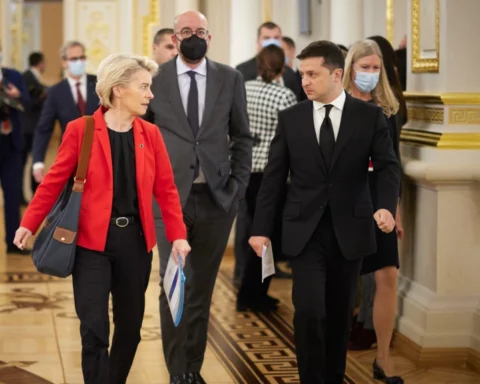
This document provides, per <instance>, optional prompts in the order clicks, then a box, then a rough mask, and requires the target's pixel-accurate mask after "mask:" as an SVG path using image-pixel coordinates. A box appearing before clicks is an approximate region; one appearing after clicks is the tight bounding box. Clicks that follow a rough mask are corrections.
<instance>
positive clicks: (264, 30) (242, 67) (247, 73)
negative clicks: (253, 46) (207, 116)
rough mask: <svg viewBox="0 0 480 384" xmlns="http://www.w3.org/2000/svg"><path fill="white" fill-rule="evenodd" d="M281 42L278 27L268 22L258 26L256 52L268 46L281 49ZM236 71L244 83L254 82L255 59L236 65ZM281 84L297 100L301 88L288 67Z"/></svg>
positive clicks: (256, 73) (280, 31)
mask: <svg viewBox="0 0 480 384" xmlns="http://www.w3.org/2000/svg"><path fill="white" fill-rule="evenodd" d="M281 42H282V30H281V29H280V27H279V26H278V25H277V24H275V23H272V22H271V21H268V22H266V23H263V24H262V25H260V27H259V28H258V31H257V51H258V52H260V51H261V50H262V48H264V47H266V46H267V45H270V44H275V45H277V46H278V47H280V48H281ZM237 70H239V71H240V72H241V74H242V75H243V79H244V80H245V81H248V80H255V79H256V78H257V76H258V70H257V57H256V56H255V57H253V58H251V59H250V60H248V61H245V62H244V63H242V64H239V65H237ZM282 79H283V83H284V85H285V86H286V87H287V88H290V89H291V90H292V91H293V93H295V95H297V98H299V97H300V95H301V91H302V89H301V87H300V85H299V84H298V80H297V77H296V76H295V72H294V71H293V70H292V69H291V68H290V67H289V66H287V65H286V66H285V72H284V73H283V76H282Z"/></svg>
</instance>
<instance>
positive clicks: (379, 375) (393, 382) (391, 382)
mask: <svg viewBox="0 0 480 384" xmlns="http://www.w3.org/2000/svg"><path fill="white" fill-rule="evenodd" d="M373 378H374V379H375V380H380V381H383V382H384V383H386V384H403V383H404V381H403V379H402V378H401V377H400V376H390V377H389V376H387V375H386V374H385V371H384V370H383V369H382V368H380V366H379V365H378V363H377V359H375V361H374V362H373Z"/></svg>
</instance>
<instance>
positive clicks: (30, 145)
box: [20, 133, 39, 198]
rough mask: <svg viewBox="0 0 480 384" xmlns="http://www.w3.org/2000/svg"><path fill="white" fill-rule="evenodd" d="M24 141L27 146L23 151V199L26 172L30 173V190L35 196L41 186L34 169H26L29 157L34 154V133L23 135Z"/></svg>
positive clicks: (21, 196)
mask: <svg viewBox="0 0 480 384" xmlns="http://www.w3.org/2000/svg"><path fill="white" fill-rule="evenodd" d="M23 137H24V140H25V145H24V146H23V150H22V183H21V188H22V189H21V195H20V198H23V180H24V179H25V171H26V172H28V173H29V175H30V177H29V179H30V189H31V191H32V195H34V194H35V191H36V190H37V187H38V186H39V184H38V183H37V182H36V181H35V178H34V177H33V173H32V169H31V168H29V169H25V168H26V165H27V159H28V155H29V154H30V153H31V152H32V148H33V133H26V134H25V135H23Z"/></svg>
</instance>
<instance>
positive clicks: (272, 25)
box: [257, 21, 281, 37]
mask: <svg viewBox="0 0 480 384" xmlns="http://www.w3.org/2000/svg"><path fill="white" fill-rule="evenodd" d="M262 28H266V29H275V28H278V29H280V27H279V26H278V25H277V24H275V23H273V22H271V21H266V22H265V23H263V24H262V25H260V26H259V27H258V29H257V37H260V35H261V33H262ZM280 30H281V29H280Z"/></svg>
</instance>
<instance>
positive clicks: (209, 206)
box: [156, 184, 238, 376]
mask: <svg viewBox="0 0 480 384" xmlns="http://www.w3.org/2000/svg"><path fill="white" fill-rule="evenodd" d="M237 211H238V201H234V203H233V205H232V207H231V209H230V211H229V212H225V211H224V210H223V209H222V208H220V207H219V206H218V204H217V203H216V201H215V199H214V197H213V195H212V193H211V191H210V188H209V187H208V185H207V184H194V185H193V186H192V190H191V191H190V195H189V197H188V200H187V202H186V204H185V206H184V207H183V219H184V221H185V225H186V227H187V232H188V241H189V243H190V246H191V247H192V251H191V252H190V254H189V255H188V256H187V259H186V264H185V269H184V273H185V278H186V280H185V304H184V308H183V315H182V320H181V321H180V324H179V325H178V326H177V327H175V325H174V324H173V320H172V315H171V313H170V308H169V307H168V300H167V297H166V296H165V291H164V289H163V285H162V286H161V287H162V289H161V293H160V321H161V327H162V343H163V354H164V356H165V361H166V365H167V368H168V371H169V373H170V375H172V376H177V375H181V374H183V373H191V372H200V370H201V368H202V365H203V360H204V357H205V349H206V348H207V331H208V319H209V317H210V304H211V302H212V294H213V288H214V287H215V280H216V278H217V273H218V269H219V267H220V263H221V261H222V258H223V254H224V252H225V248H226V246H227V242H228V237H229V236H230V231H231V228H232V224H233V220H234V219H235V215H236V214H237ZM156 226H157V229H156V230H157V240H158V246H159V251H160V276H161V277H162V278H163V276H164V274H165V269H166V268H167V264H168V260H169V258H170V253H171V250H172V245H171V244H170V243H169V242H168V240H167V239H166V237H165V227H164V223H163V221H162V220H157V223H156Z"/></svg>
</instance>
